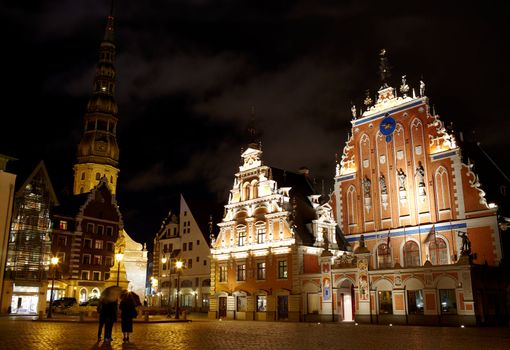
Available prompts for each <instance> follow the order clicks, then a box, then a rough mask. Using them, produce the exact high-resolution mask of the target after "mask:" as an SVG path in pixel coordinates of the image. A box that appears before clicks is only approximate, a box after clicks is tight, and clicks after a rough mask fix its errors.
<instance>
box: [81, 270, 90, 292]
mask: <svg viewBox="0 0 510 350" xmlns="http://www.w3.org/2000/svg"><path fill="white" fill-rule="evenodd" d="M81 279H82V280H88V279H89V272H88V271H82V272H81ZM82 291H83V289H82Z"/></svg>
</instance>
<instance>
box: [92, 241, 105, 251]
mask: <svg viewBox="0 0 510 350" xmlns="http://www.w3.org/2000/svg"><path fill="white" fill-rule="evenodd" d="M94 249H103V241H100V240H96V241H95V243H94Z"/></svg>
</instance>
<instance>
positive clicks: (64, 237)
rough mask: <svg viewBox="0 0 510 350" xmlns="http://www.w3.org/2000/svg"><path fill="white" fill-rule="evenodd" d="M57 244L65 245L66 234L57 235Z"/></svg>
mask: <svg viewBox="0 0 510 350" xmlns="http://www.w3.org/2000/svg"><path fill="white" fill-rule="evenodd" d="M58 246H59V247H65V246H67V237H66V236H59V237H58Z"/></svg>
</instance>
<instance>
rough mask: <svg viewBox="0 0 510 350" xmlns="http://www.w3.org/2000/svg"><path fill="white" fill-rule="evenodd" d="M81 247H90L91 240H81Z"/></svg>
mask: <svg viewBox="0 0 510 350" xmlns="http://www.w3.org/2000/svg"><path fill="white" fill-rule="evenodd" d="M112 244H113V243H112ZM83 248H89V249H90V248H92V240H91V239H88V238H85V240H84V241H83Z"/></svg>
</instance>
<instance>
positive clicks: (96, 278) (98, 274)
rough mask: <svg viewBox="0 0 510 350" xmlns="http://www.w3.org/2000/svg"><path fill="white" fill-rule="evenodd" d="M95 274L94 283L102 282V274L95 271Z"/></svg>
mask: <svg viewBox="0 0 510 350" xmlns="http://www.w3.org/2000/svg"><path fill="white" fill-rule="evenodd" d="M93 273H94V275H93V278H94V281H100V280H101V272H99V271H94V272H93Z"/></svg>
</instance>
